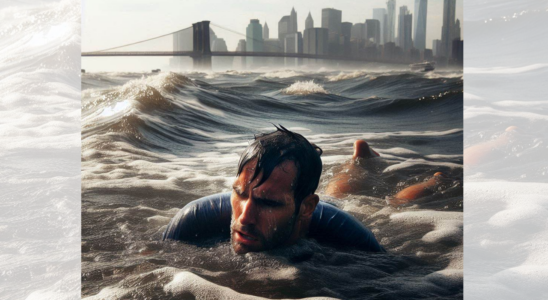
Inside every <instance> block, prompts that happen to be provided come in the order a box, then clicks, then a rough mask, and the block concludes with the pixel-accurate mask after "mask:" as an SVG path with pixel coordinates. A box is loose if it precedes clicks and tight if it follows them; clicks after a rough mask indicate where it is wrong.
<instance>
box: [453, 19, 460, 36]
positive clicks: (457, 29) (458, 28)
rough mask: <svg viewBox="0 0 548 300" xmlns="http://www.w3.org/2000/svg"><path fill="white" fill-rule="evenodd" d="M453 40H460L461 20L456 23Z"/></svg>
mask: <svg viewBox="0 0 548 300" xmlns="http://www.w3.org/2000/svg"><path fill="white" fill-rule="evenodd" d="M453 40H460V20H459V19H457V21H455V29H454V30H453Z"/></svg>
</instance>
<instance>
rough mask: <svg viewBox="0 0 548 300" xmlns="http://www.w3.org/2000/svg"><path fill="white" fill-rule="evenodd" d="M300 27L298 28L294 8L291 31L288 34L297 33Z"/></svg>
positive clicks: (290, 23)
mask: <svg viewBox="0 0 548 300" xmlns="http://www.w3.org/2000/svg"><path fill="white" fill-rule="evenodd" d="M298 31H299V30H298V27H297V12H296V11H295V8H294V7H293V8H292V9H291V14H290V15H289V30H288V33H297V32H298Z"/></svg>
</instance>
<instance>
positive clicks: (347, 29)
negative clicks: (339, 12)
mask: <svg viewBox="0 0 548 300" xmlns="http://www.w3.org/2000/svg"><path fill="white" fill-rule="evenodd" d="M341 34H342V35H343V36H346V37H348V38H350V35H351V34H352V23H351V22H342V23H341Z"/></svg>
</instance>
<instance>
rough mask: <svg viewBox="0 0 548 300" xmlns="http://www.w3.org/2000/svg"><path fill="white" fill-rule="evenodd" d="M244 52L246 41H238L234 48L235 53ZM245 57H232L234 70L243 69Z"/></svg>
mask: <svg viewBox="0 0 548 300" xmlns="http://www.w3.org/2000/svg"><path fill="white" fill-rule="evenodd" d="M245 51H246V41H245V40H239V41H238V46H237V47H236V52H245ZM245 62H246V57H244V56H240V57H234V67H235V68H236V69H238V68H239V69H242V70H243V69H245V67H246V63H245Z"/></svg>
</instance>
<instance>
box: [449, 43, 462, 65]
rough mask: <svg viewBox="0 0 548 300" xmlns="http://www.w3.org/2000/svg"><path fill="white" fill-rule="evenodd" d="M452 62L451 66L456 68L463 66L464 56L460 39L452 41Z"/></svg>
mask: <svg viewBox="0 0 548 300" xmlns="http://www.w3.org/2000/svg"><path fill="white" fill-rule="evenodd" d="M452 48H453V49H452V53H451V56H452V60H453V64H456V65H458V66H461V67H462V64H463V55H464V51H463V50H464V47H463V41H462V40H461V39H454V40H453V42H452Z"/></svg>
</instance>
